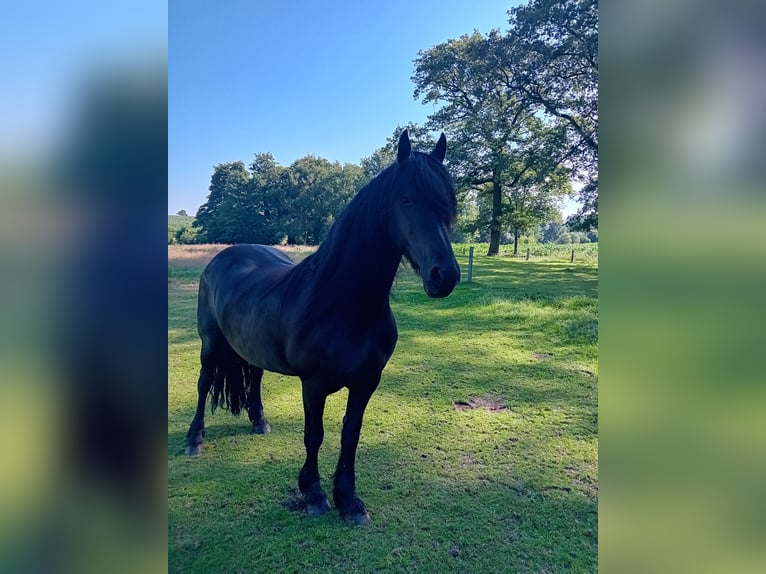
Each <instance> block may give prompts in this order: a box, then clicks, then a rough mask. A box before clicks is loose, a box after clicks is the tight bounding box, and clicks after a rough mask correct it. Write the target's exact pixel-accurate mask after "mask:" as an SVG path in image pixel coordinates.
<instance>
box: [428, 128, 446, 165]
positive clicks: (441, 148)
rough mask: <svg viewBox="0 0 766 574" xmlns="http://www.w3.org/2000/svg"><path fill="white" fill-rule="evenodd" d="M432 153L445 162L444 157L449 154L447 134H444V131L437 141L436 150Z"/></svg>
mask: <svg viewBox="0 0 766 574" xmlns="http://www.w3.org/2000/svg"><path fill="white" fill-rule="evenodd" d="M431 155H432V156H434V157H435V158H436V159H438V160H439V161H440V162H441V163H444V158H445V157H446V155H447V136H445V135H444V132H442V135H441V136H439V141H438V142H436V147H435V148H434V151H432V152H431Z"/></svg>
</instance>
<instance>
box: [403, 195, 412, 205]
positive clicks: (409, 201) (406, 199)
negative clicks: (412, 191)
mask: <svg viewBox="0 0 766 574" xmlns="http://www.w3.org/2000/svg"><path fill="white" fill-rule="evenodd" d="M402 205H405V206H407V207H409V206H410V205H412V198H411V197H410V196H409V195H403V196H402Z"/></svg>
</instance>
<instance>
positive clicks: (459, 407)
mask: <svg viewBox="0 0 766 574" xmlns="http://www.w3.org/2000/svg"><path fill="white" fill-rule="evenodd" d="M452 404H453V406H454V407H455V410H456V411H468V410H471V409H486V410H488V411H490V412H498V411H510V410H511V409H509V408H508V406H507V405H506V404H505V399H503V397H499V396H497V395H479V396H476V397H468V399H466V400H465V401H454V402H453V403H452Z"/></svg>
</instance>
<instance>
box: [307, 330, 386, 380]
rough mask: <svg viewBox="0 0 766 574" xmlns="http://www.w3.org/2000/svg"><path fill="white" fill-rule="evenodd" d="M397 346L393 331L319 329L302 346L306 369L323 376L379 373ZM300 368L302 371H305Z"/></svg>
mask: <svg viewBox="0 0 766 574" xmlns="http://www.w3.org/2000/svg"><path fill="white" fill-rule="evenodd" d="M395 346H396V331H395V329H394V330H393V332H392V331H390V330H385V331H384V330H380V329H378V330H368V331H364V330H360V329H358V330H353V329H351V330H339V329H338V330H334V329H332V328H329V329H324V330H321V331H319V332H317V333H315V334H314V336H312V337H311V338H310V340H309V341H308V342H307V344H306V346H305V347H304V349H302V352H301V357H300V362H301V363H302V367H304V368H305V370H306V371H309V372H314V373H319V374H324V375H326V376H353V375H354V374H365V373H379V372H380V371H381V370H383V367H385V366H386V363H387V362H388V359H389V358H390V357H391V354H392V353H393V351H394V347H395ZM304 368H302V369H301V370H304Z"/></svg>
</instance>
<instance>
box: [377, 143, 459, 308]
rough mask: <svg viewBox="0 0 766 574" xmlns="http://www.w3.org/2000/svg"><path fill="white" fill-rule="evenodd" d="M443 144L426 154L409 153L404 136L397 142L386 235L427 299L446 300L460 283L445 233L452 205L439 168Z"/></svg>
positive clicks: (452, 193) (452, 213)
mask: <svg viewBox="0 0 766 574" xmlns="http://www.w3.org/2000/svg"><path fill="white" fill-rule="evenodd" d="M446 153H447V138H446V137H444V134H442V135H441V137H440V138H439V141H438V142H437V144H436V147H435V148H434V150H433V151H432V152H431V153H420V152H413V151H412V149H411V146H410V139H409V135H408V134H407V130H405V131H404V132H402V135H401V136H400V137H399V149H398V152H397V159H396V162H397V165H396V169H395V172H394V173H395V175H394V181H393V185H392V193H391V201H392V205H391V210H390V213H391V218H390V222H389V225H390V233H391V236H392V238H393V240H394V241H395V243H396V244H397V245H398V246H399V247H400V248H401V249H402V250H403V251H404V255H405V256H406V257H407V259H408V260H409V261H410V263H411V264H412V267H413V268H414V269H415V271H417V273H418V274H419V275H420V277H421V279H422V280H423V289H424V290H425V292H426V294H427V295H428V296H429V297H446V296H447V295H449V294H450V293H452V290H453V289H454V288H455V285H457V283H458V282H459V281H460V267H458V264H457V261H456V260H455V254H454V253H453V251H452V244H451V243H450V240H449V230H450V227H451V225H452V223H453V222H454V220H455V217H456V215H457V199H456V197H455V188H454V187H453V185H452V180H451V179H450V176H449V174H448V173H447V170H446V169H445V167H444V165H443V162H444V156H445V155H446Z"/></svg>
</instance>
